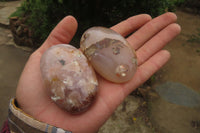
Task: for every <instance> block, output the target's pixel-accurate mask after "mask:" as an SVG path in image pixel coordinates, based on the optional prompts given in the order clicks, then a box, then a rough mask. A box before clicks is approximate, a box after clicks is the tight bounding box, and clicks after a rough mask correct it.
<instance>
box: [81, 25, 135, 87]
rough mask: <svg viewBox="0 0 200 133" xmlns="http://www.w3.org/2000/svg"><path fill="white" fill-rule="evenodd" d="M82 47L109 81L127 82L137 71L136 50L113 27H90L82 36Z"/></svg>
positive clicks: (93, 64)
mask: <svg viewBox="0 0 200 133" xmlns="http://www.w3.org/2000/svg"><path fill="white" fill-rule="evenodd" d="M80 47H81V50H82V51H83V53H84V54H85V55H86V57H87V58H88V60H89V61H90V62H91V64H92V66H93V68H94V69H95V70H96V71H97V72H98V73H99V74H100V75H101V76H102V77H104V78H105V79H107V80H109V81H112V82H115V83H123V82H127V81H129V80H130V79H131V78H132V77H133V75H134V74H135V72H136V69H137V58H136V54H135V51H134V50H133V49H132V48H131V47H130V45H129V44H128V42H127V41H126V39H125V38H124V37H122V36H121V35H120V34H118V33H116V32H115V31H113V30H111V29H108V28H104V27H92V28H90V29H88V30H87V31H85V33H84V34H83V36H82V38H81V42H80Z"/></svg>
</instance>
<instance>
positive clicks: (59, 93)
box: [40, 44, 98, 113]
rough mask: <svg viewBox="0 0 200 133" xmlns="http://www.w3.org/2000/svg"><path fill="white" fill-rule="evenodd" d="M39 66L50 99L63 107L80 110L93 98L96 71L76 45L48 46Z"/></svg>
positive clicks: (72, 110)
mask: <svg viewBox="0 0 200 133" xmlns="http://www.w3.org/2000/svg"><path fill="white" fill-rule="evenodd" d="M40 67H41V73H42V76H43V79H44V82H45V84H46V86H47V89H48V90H49V95H50V96H51V99H52V100H53V101H54V102H55V103H56V104H57V105H58V106H60V107H61V108H63V109H66V110H67V111H68V112H71V113H78V112H82V111H84V110H86V108H87V107H89V105H90V104H91V103H92V101H93V100H94V97H95V95H96V92H97V85H98V82H97V79H96V76H95V72H94V70H93V68H92V67H91V66H90V65H89V64H88V62H87V58H86V57H85V56H84V55H83V54H82V52H81V51H79V50H78V49H76V48H75V47H73V46H71V45H67V44H59V45H55V46H53V47H51V48H49V49H48V50H47V51H46V52H45V53H44V54H43V56H42V58H41V63H40Z"/></svg>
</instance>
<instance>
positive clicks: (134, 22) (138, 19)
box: [111, 14, 151, 37]
mask: <svg viewBox="0 0 200 133" xmlns="http://www.w3.org/2000/svg"><path fill="white" fill-rule="evenodd" d="M150 20H151V16H150V15H148V14H141V15H137V16H133V17H130V18H128V19H126V20H124V21H122V22H120V23H119V24H116V25H115V26H113V27H111V29H112V30H114V31H116V32H118V33H119V34H121V35H122V36H124V37H125V36H127V35H129V34H130V33H132V32H133V31H135V30H137V29H138V28H140V27H141V26H142V25H144V24H145V23H147V22H148V21H150Z"/></svg>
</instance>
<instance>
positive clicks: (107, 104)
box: [16, 13, 180, 133]
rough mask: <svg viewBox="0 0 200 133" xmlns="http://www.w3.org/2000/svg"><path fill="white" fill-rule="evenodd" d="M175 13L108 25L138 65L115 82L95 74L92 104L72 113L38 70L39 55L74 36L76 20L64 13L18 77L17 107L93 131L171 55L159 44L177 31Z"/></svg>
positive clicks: (50, 121) (71, 127)
mask: <svg viewBox="0 0 200 133" xmlns="http://www.w3.org/2000/svg"><path fill="white" fill-rule="evenodd" d="M176 19H177V18H176V15H174V14H173V13H165V14H163V15H161V16H159V17H157V18H155V19H151V17H150V16H149V15H145V14H142V15H137V16H133V17H130V18H129V19H127V20H125V21H122V22H121V23H119V24H117V25H115V26H113V27H111V29H113V30H115V31H116V32H118V33H120V34H121V35H122V36H124V37H126V36H127V35H130V34H131V33H133V32H134V33H133V34H131V35H130V36H128V37H127V38H126V39H127V41H128V42H129V43H130V44H131V46H132V47H133V48H134V49H136V54H137V57H138V69H137V72H136V74H135V75H134V77H133V78H132V80H131V81H129V82H127V83H124V84H115V83H111V82H109V81H106V80H104V79H103V78H101V77H100V76H98V81H99V91H98V94H97V97H96V99H95V101H94V103H93V104H92V106H91V107H90V108H89V109H88V110H87V111H86V112H84V113H81V114H78V115H71V114H69V113H67V112H66V111H64V110H62V109H60V108H59V107H57V106H56V105H55V104H54V103H53V102H52V101H51V99H50V98H49V97H48V95H47V93H46V88H45V86H44V84H43V81H42V77H41V73H40V58H41V56H42V54H43V53H44V51H45V50H47V49H48V48H49V47H51V46H52V45H56V44H63V43H64V44H67V43H69V42H70V40H71V39H72V37H73V36H74V34H75V32H76V29H77V22H76V20H75V18H73V17H72V16H68V17H65V18H64V19H63V20H62V21H61V22H60V23H59V24H58V25H57V26H56V27H55V29H54V30H53V31H52V32H51V34H50V35H49V37H48V38H47V40H46V41H45V42H44V44H43V45H42V46H41V47H40V48H39V49H38V50H36V51H35V52H34V53H33V54H32V55H31V56H30V58H29V60H28V62H27V64H26V66H25V68H24V71H23V73H22V75H21V78H20V80H19V84H18V87H17V92H16V97H17V101H18V103H19V106H20V108H21V109H22V110H23V111H24V112H26V113H27V114H29V115H31V116H33V117H34V118H35V119H37V120H40V121H42V122H46V123H48V124H51V125H54V126H57V127H60V128H63V129H65V130H69V131H72V132H75V133H76V132H81V133H90V132H96V131H98V129H99V128H100V127H101V126H102V125H103V123H104V122H105V121H106V120H107V119H108V118H109V117H110V115H111V114H112V113H113V112H114V110H115V109H116V108H117V106H118V105H119V104H120V103H121V102H122V101H123V100H124V99H125V97H126V96H127V95H128V94H129V93H131V92H132V91H133V90H134V89H136V88H137V87H138V86H139V85H141V84H142V83H144V82H145V81H146V80H147V79H148V78H149V77H150V76H151V75H152V74H154V73H155V72H156V71H157V70H159V69H160V68H161V67H162V66H163V65H164V64H165V63H166V62H167V61H168V59H169V58H170V54H169V52H168V51H166V50H162V48H163V47H164V46H165V45H166V44H167V43H168V42H169V41H171V40H172V39H173V38H174V37H175V36H177V35H178V34H179V32H180V27H179V25H178V24H176V23H175V22H176Z"/></svg>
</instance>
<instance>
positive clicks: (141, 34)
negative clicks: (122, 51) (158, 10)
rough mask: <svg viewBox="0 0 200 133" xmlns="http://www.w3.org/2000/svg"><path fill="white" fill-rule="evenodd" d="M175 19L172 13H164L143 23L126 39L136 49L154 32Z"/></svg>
mask: <svg viewBox="0 0 200 133" xmlns="http://www.w3.org/2000/svg"><path fill="white" fill-rule="evenodd" d="M176 20H177V16H176V15H175V14H174V13H170V12H168V13H165V14H163V15H161V16H159V17H156V18H154V19H153V20H151V21H150V22H148V23H147V24H145V25H144V26H143V27H142V28H141V29H139V30H138V31H136V32H135V33H134V34H132V35H131V36H129V37H128V38H127V41H128V42H129V43H130V45H131V46H132V47H133V48H134V49H138V48H140V47H141V46H142V45H143V44H144V43H145V42H146V41H148V40H149V39H150V38H151V37H153V36H154V35H155V34H156V33H158V32H159V31H160V30H162V29H163V28H165V27H166V26H167V25H169V24H171V23H174V22H176Z"/></svg>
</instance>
